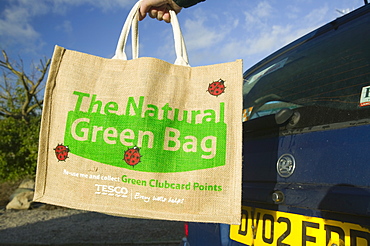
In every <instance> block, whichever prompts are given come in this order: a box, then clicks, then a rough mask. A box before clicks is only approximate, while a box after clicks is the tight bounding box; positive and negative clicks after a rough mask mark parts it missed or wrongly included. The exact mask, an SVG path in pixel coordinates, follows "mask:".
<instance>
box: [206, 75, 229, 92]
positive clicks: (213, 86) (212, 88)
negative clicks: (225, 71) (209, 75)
mask: <svg viewBox="0 0 370 246" xmlns="http://www.w3.org/2000/svg"><path fill="white" fill-rule="evenodd" d="M225 88H226V87H225V81H224V80H222V79H219V80H217V81H213V82H212V83H210V84H209V86H208V90H207V91H208V92H209V94H211V95H212V96H219V95H221V94H222V93H224V92H225Z"/></svg>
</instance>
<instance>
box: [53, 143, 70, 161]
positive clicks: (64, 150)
mask: <svg viewBox="0 0 370 246" xmlns="http://www.w3.org/2000/svg"><path fill="white" fill-rule="evenodd" d="M54 151H55V155H56V157H57V159H58V161H65V160H66V159H67V158H68V152H69V148H68V146H64V145H63V144H58V145H57V147H55V149H54Z"/></svg>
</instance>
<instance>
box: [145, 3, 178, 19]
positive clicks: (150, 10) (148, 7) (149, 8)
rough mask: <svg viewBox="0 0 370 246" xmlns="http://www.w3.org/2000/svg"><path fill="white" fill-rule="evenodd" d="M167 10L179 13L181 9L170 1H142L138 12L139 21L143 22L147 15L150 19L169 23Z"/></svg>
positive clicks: (169, 17)
mask: <svg viewBox="0 0 370 246" xmlns="http://www.w3.org/2000/svg"><path fill="white" fill-rule="evenodd" d="M169 9H172V10H174V11H175V12H176V13H179V12H180V11H181V9H182V8H181V7H179V6H178V5H177V4H176V3H174V2H173V1H172V0H143V1H142V3H141V6H140V10H139V20H143V19H144V18H145V17H146V15H147V14H148V15H149V16H150V17H151V18H154V19H157V20H160V21H162V20H164V21H165V22H167V23H169V22H170V21H171V16H170V13H169Z"/></svg>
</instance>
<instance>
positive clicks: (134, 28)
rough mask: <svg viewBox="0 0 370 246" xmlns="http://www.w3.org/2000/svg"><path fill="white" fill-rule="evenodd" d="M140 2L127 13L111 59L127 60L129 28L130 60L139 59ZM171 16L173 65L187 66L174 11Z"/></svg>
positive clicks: (181, 36)
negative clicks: (126, 48)
mask: <svg viewBox="0 0 370 246" xmlns="http://www.w3.org/2000/svg"><path fill="white" fill-rule="evenodd" d="M140 4H141V0H140V1H138V2H137V3H136V4H135V5H134V6H133V7H132V9H131V11H130V12H129V14H128V16H127V18H126V21H125V24H124V25H123V28H122V31H121V34H120V37H119V39H118V43H117V47H116V53H115V55H114V57H113V59H121V60H127V55H126V53H125V47H126V43H127V37H128V34H129V32H130V28H131V37H132V58H133V59H136V58H138V57H139V32H138V11H139V8H140ZM169 12H170V16H171V26H172V31H173V36H174V41H175V52H176V61H175V63H174V64H175V65H181V66H189V60H188V55H187V51H186V46H185V42H184V37H183V35H182V32H181V28H180V24H179V21H178V19H177V15H176V13H175V11H173V10H170V11H169Z"/></svg>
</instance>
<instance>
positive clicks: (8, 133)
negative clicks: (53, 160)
mask: <svg viewBox="0 0 370 246" xmlns="http://www.w3.org/2000/svg"><path fill="white" fill-rule="evenodd" d="M40 119H41V117H40V116H34V117H31V118H30V119H29V120H28V121H25V120H22V119H15V118H12V117H7V118H0V182H1V181H7V180H16V179H19V178H22V177H25V176H29V175H32V176H33V175H35V170H36V163H37V150H38V139H39V127H40Z"/></svg>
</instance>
